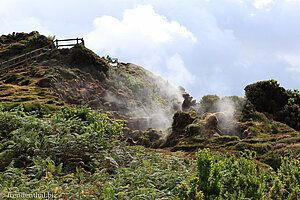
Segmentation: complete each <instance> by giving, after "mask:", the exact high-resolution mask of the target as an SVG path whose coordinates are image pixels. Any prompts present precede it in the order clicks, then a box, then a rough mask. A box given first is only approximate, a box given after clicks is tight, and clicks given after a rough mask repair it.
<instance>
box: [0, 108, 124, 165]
mask: <svg viewBox="0 0 300 200" xmlns="http://www.w3.org/2000/svg"><path fill="white" fill-rule="evenodd" d="M18 108H21V109H19V110H18V109H14V110H13V111H1V112H0V120H1V122H0V124H3V126H1V129H3V130H2V131H3V132H2V131H1V141H0V142H1V143H0V145H1V146H0V149H1V153H0V160H1V161H2V162H1V164H0V170H3V169H4V168H5V167H7V166H8V165H9V164H10V163H11V162H13V163H15V166H17V167H22V168H26V169H29V168H30V167H32V166H34V163H35V160H36V159H46V158H49V159H50V160H52V161H53V162H55V163H62V165H63V169H64V170H72V169H73V170H74V169H75V168H76V167H78V166H81V167H83V168H85V169H86V170H93V168H95V167H96V166H97V165H99V163H98V164H97V162H96V161H95V158H94V154H95V153H96V152H97V151H99V150H100V149H102V148H103V147H105V146H106V145H107V144H108V142H109V141H110V140H112V139H116V138H117V137H119V136H120V135H121V133H122V123H120V122H116V121H113V120H111V119H110V118H109V117H108V115H107V114H105V113H101V112H97V111H92V110H91V109H89V108H87V107H75V108H67V107H66V108H63V109H62V110H61V111H60V112H58V113H56V114H54V115H52V116H51V117H50V118H48V119H40V118H37V115H35V112H29V113H28V112H25V111H24V108H23V107H18ZM8 126H9V127H8ZM95 165H96V166H95Z"/></svg>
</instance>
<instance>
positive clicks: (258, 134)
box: [0, 32, 300, 199]
mask: <svg viewBox="0 0 300 200" xmlns="http://www.w3.org/2000/svg"><path fill="white" fill-rule="evenodd" d="M52 39H53V38H51V37H48V38H47V37H45V36H41V35H39V34H38V32H32V33H30V34H25V33H13V34H10V35H6V36H5V35H3V36H1V37H0V46H1V50H0V59H1V60H2V59H4V60H6V59H9V58H11V57H14V56H17V55H19V54H21V53H24V52H27V51H30V50H32V49H36V48H39V47H42V46H45V45H49V44H51V40H52ZM1 60H0V61H1ZM245 94H246V98H241V97H237V96H228V97H223V98H219V97H218V96H216V95H206V96H204V97H202V99H201V101H200V102H199V103H196V100H193V97H192V96H190V95H189V94H188V93H186V92H185V90H184V88H182V87H181V88H179V89H175V88H173V87H172V86H171V85H170V84H169V83H167V82H166V81H164V80H163V79H161V78H159V77H157V76H155V75H154V74H152V73H151V72H149V71H146V70H145V69H143V68H142V67H139V66H136V65H133V64H130V63H127V64H126V63H119V64H118V66H117V67H114V66H110V65H109V64H108V63H107V61H106V60H105V58H100V57H99V56H98V55H96V54H95V53H93V52H92V51H91V50H89V49H87V48H86V47H84V46H82V45H80V44H79V45H75V46H74V47H73V48H70V49H54V50H52V51H50V52H47V53H46V54H44V55H42V56H40V57H38V58H37V59H36V60H34V61H32V62H31V63H30V64H29V65H27V66H16V67H15V68H14V69H11V70H10V71H9V72H5V73H1V74H0V105H1V106H0V193H5V194H6V193H17V192H20V193H22V192H25V193H35V192H37V193H43V192H50V193H53V194H55V195H56V197H57V198H58V199H299V197H298V196H297V194H299V193H300V191H299V190H300V189H299V185H300V183H299V182H300V180H299V179H300V174H299V168H300V166H299V159H300V146H299V142H300V132H298V131H299V130H300V128H299V127H300V119H299V117H300V115H299V113H300V107H299V106H300V94H299V91H298V90H293V91H292V90H285V89H284V88H282V87H280V85H279V83H278V82H277V81H275V80H268V81H260V82H257V83H253V84H251V85H248V86H246V88H245ZM182 101H183V102H182ZM74 104H75V105H77V106H75V105H74ZM78 105H79V106H78ZM82 105H88V106H82ZM102 110H104V111H107V112H104V111H102ZM180 110H183V111H184V112H182V111H180ZM176 111H178V112H176ZM172 116H173V119H172ZM125 120H126V121H125ZM150 127H152V128H150ZM155 127H156V128H158V129H160V130H156V129H154V128H155ZM162 130H164V131H162ZM150 148H155V150H154V149H150ZM182 151H184V152H186V153H183V152H182Z"/></svg>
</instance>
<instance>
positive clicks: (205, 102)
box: [200, 95, 220, 113]
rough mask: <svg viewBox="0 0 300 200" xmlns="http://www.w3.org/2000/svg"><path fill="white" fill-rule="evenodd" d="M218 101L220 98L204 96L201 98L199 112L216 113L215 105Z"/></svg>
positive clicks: (216, 107)
mask: <svg viewBox="0 0 300 200" xmlns="http://www.w3.org/2000/svg"><path fill="white" fill-rule="evenodd" d="M219 100H220V97H218V96H217V95H206V96H203V97H202V99H201V101H200V106H201V110H200V112H202V113H206V112H209V113H215V112H217V111H218V106H217V103H218V101H219Z"/></svg>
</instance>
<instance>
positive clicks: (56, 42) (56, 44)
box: [55, 40, 58, 48]
mask: <svg viewBox="0 0 300 200" xmlns="http://www.w3.org/2000/svg"><path fill="white" fill-rule="evenodd" d="M55 41H56V48H58V41H57V40H55Z"/></svg>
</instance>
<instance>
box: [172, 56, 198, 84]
mask: <svg viewBox="0 0 300 200" xmlns="http://www.w3.org/2000/svg"><path fill="white" fill-rule="evenodd" d="M166 65H167V69H168V70H169V72H168V74H167V75H166V78H167V79H168V80H169V81H170V82H171V83H173V84H176V85H178V86H179V85H189V84H193V83H194V81H195V79H196V76H195V75H194V74H191V73H190V72H189V71H188V69H187V68H186V67H185V66H184V62H183V60H182V58H181V56H180V55H179V54H175V55H173V56H172V57H170V58H168V59H167V60H166Z"/></svg>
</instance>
